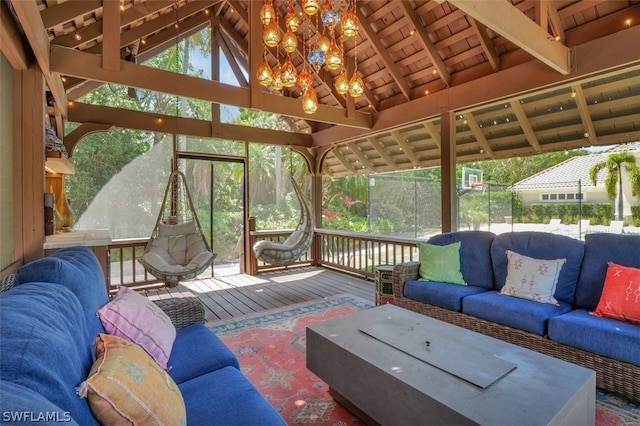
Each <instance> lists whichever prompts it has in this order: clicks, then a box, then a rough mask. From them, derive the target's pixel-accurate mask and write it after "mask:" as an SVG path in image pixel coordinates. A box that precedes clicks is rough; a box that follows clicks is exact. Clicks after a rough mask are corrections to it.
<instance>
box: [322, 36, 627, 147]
mask: <svg viewBox="0 0 640 426" xmlns="http://www.w3.org/2000/svg"><path fill="white" fill-rule="evenodd" d="M568 36H569V35H568ZM635 40H640V25H638V26H632V27H631V28H627V29H625V30H622V31H619V32H616V33H614V34H611V35H609V36H607V37H603V38H601V39H598V40H594V41H592V42H588V43H584V44H582V45H580V46H576V47H574V48H573V51H574V55H575V58H576V70H575V71H574V72H573V73H572V74H571V76H564V75H562V74H560V73H558V72H555V71H553V70H551V68H549V67H548V66H546V65H543V64H541V63H540V62H539V61H528V62H524V63H521V64H519V65H515V66H511V67H508V68H505V69H503V70H501V71H499V72H496V73H492V74H489V75H485V76H479V77H478V78H475V79H472V80H470V81H465V82H462V83H459V84H455V85H453V86H452V87H450V88H445V89H442V90H440V91H438V92H435V93H432V94H430V95H429V96H423V97H421V98H417V99H414V100H412V101H410V102H407V103H404V104H401V105H397V106H394V107H392V108H389V109H383V110H381V111H380V112H378V113H376V114H374V118H375V120H374V126H373V128H372V129H370V130H369V131H366V130H364V131H363V130H357V129H345V128H338V127H333V128H330V129H326V130H322V131H320V132H316V133H314V134H313V140H314V147H318V146H323V145H327V144H335V143H340V142H347V141H349V140H353V139H355V138H358V137H364V136H367V135H370V134H372V133H377V132H380V131H384V130H389V129H393V128H396V127H400V126H403V125H406V124H407V123H417V122H421V121H424V120H428V119H430V118H432V117H437V116H439V115H440V113H441V112H442V111H458V110H463V109H469V106H470V105H481V104H487V103H490V102H495V101H497V100H500V99H506V98H509V97H513V96H516V95H518V94H523V93H528V92H531V91H533V90H539V89H540V88H550V87H553V86H556V85H559V84H562V83H564V82H568V81H570V80H574V79H579V78H585V77H587V76H590V75H595V74H600V73H602V70H611V69H615V68H619V67H629V66H632V65H634V64H635V65H636V66H637V65H640V52H639V51H638V49H637V43H636V41H635Z"/></svg>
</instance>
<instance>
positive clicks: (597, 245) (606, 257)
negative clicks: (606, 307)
mask: <svg viewBox="0 0 640 426" xmlns="http://www.w3.org/2000/svg"><path fill="white" fill-rule="evenodd" d="M639 253H640V235H624V234H587V235H585V238H584V261H583V262H582V270H581V271H580V278H579V279H578V286H577V287H576V303H575V305H576V307H578V308H581V309H586V310H589V311H593V310H594V309H595V308H596V306H598V302H599V301H600V296H601V295H602V289H603V287H604V279H605V277H606V276H607V263H608V262H614V263H617V264H618V265H623V266H629V267H631V268H640V254H639Z"/></svg>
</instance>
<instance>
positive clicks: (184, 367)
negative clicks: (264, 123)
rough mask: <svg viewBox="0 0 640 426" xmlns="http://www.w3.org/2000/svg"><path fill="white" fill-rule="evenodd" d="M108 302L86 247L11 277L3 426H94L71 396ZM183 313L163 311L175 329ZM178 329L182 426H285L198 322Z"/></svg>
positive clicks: (0, 371)
mask: <svg viewBox="0 0 640 426" xmlns="http://www.w3.org/2000/svg"><path fill="white" fill-rule="evenodd" d="M193 299H194V300H195V301H196V302H197V299H195V298H193ZM107 302H109V298H108V296H107V292H106V288H105V282H104V277H103V274H102V269H101V267H100V264H99V263H98V260H97V259H96V257H95V255H94V254H93V253H92V252H91V250H89V249H87V248H84V247H73V248H68V249H62V250H60V251H58V252H56V253H54V254H53V255H51V256H49V257H46V258H43V259H39V260H37V261H35V262H32V263H30V264H27V265H25V266H23V267H22V268H20V269H19V270H18V271H17V272H16V274H15V285H14V286H13V287H12V288H10V289H9V290H7V291H5V292H3V293H2V294H0V348H1V349H0V412H1V413H2V416H3V419H2V421H3V422H10V423H25V424H29V423H39V424H53V423H56V422H58V421H64V422H65V423H70V424H79V425H83V426H85V425H92V424H98V421H97V419H96V418H95V417H94V415H93V413H92V411H91V409H90V406H89V404H88V402H87V399H85V398H81V397H80V396H78V391H77V389H76V388H77V387H78V386H80V384H81V383H82V382H83V381H84V380H86V378H87V375H88V374H89V371H90V369H91V367H92V364H93V363H94V361H95V359H96V358H95V357H96V351H95V348H94V341H95V339H96V336H97V335H98V333H105V329H104V328H103V326H102V323H101V321H100V319H99V318H98V317H97V316H96V311H97V310H98V309H99V308H100V307H102V306H103V305H105V304H106V303H107ZM198 303H199V302H198ZM186 304H188V303H185V300H177V302H176V304H172V303H171V302H164V303H163V304H162V306H161V307H163V310H164V308H167V307H168V308H170V309H166V312H168V313H169V316H170V317H171V318H172V320H173V318H184V317H181V316H180V315H174V314H175V312H176V311H179V310H180V309H179V307H180V306H184V305H186ZM159 305H160V304H159ZM172 305H173V306H172ZM176 306H177V308H176ZM200 309H201V307H200ZM179 327H180V328H179ZM176 328H177V332H176V339H175V343H174V345H173V348H172V350H171V356H170V358H169V365H171V366H172V368H171V370H169V375H170V376H171V378H172V379H173V381H174V382H175V384H177V386H178V388H179V390H180V392H181V395H182V398H183V399H184V407H185V409H186V421H187V423H189V424H192V425H204V424H225V425H234V424H237V425H283V424H285V422H284V421H283V419H282V418H281V417H280V415H279V414H278V413H277V412H276V410H275V409H274V408H273V407H272V406H271V405H270V404H269V403H268V402H267V401H266V400H265V399H264V398H263V397H262V395H260V393H259V392H258V391H257V389H256V388H255V387H254V386H253V385H252V384H251V383H250V382H249V381H248V380H247V379H246V377H245V376H244V375H243V374H242V373H241V372H240V370H239V368H238V361H237V359H236V357H235V356H234V355H233V353H232V352H231V351H230V350H229V349H228V348H227V347H226V346H225V345H224V344H223V343H222V342H221V341H220V340H219V339H218V338H217V337H216V336H215V335H214V334H213V333H211V332H210V331H209V330H208V329H207V328H206V327H205V326H204V325H203V324H202V323H201V322H196V323H193V324H190V325H187V324H178V325H177V326H176ZM163 371H164V370H163Z"/></svg>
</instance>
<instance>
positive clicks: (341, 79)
mask: <svg viewBox="0 0 640 426" xmlns="http://www.w3.org/2000/svg"><path fill="white" fill-rule="evenodd" d="M333 85H334V87H335V88H336V92H338V93H339V94H341V95H346V94H347V92H348V91H349V79H348V78H347V74H345V72H344V70H342V72H340V75H338V78H336V81H335V83H334V84H333Z"/></svg>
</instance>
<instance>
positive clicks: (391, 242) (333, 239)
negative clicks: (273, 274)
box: [109, 229, 418, 293]
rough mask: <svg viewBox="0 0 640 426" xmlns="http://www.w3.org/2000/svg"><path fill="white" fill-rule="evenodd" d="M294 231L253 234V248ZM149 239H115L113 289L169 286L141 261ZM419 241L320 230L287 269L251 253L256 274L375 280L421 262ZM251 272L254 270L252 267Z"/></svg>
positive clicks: (280, 239)
mask: <svg viewBox="0 0 640 426" xmlns="http://www.w3.org/2000/svg"><path fill="white" fill-rule="evenodd" d="M291 232H292V230H276V231H252V232H251V234H250V236H251V247H253V244H255V243H256V242H257V241H260V240H268V241H274V242H283V241H284V240H285V239H286V238H287V237H288V236H289V235H290V234H291ZM147 242H148V239H147V238H136V239H128V240H115V241H114V242H113V243H111V244H110V245H109V260H110V261H109V277H110V282H109V289H110V292H112V293H113V292H115V291H116V290H117V287H118V286H120V285H125V286H127V287H132V288H136V289H151V288H157V287H163V286H165V285H166V284H165V283H164V282H163V281H160V280H158V279H156V278H155V277H154V276H153V275H151V274H149V273H147V272H146V271H145V269H144V267H143V266H142V265H141V264H140V262H138V259H139V258H140V257H141V256H142V254H143V253H144V249H145V247H146V245H147ZM416 242H417V240H415V239H411V238H401V237H389V236H382V235H376V234H364V233H359V232H348V231H338V230H335V229H316V230H315V233H314V237H313V243H312V245H311V247H310V248H309V251H308V252H307V253H306V254H305V255H304V256H302V258H301V259H299V260H298V261H296V262H295V263H293V264H290V265H287V266H273V265H269V264H266V263H264V262H261V261H258V260H257V259H256V257H255V255H254V254H253V250H250V252H249V253H248V256H249V261H250V262H252V265H253V268H254V269H253V272H251V271H247V272H249V273H260V272H267V271H274V270H279V269H287V268H295V267H302V266H309V265H315V266H324V267H327V268H332V269H336V270H339V271H344V272H348V273H351V274H355V275H359V276H363V277H366V278H371V279H373V278H374V274H375V271H374V269H375V267H376V266H377V265H395V264H397V263H402V262H408V261H413V260H417V259H418V248H417V246H416ZM249 269H251V268H249Z"/></svg>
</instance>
